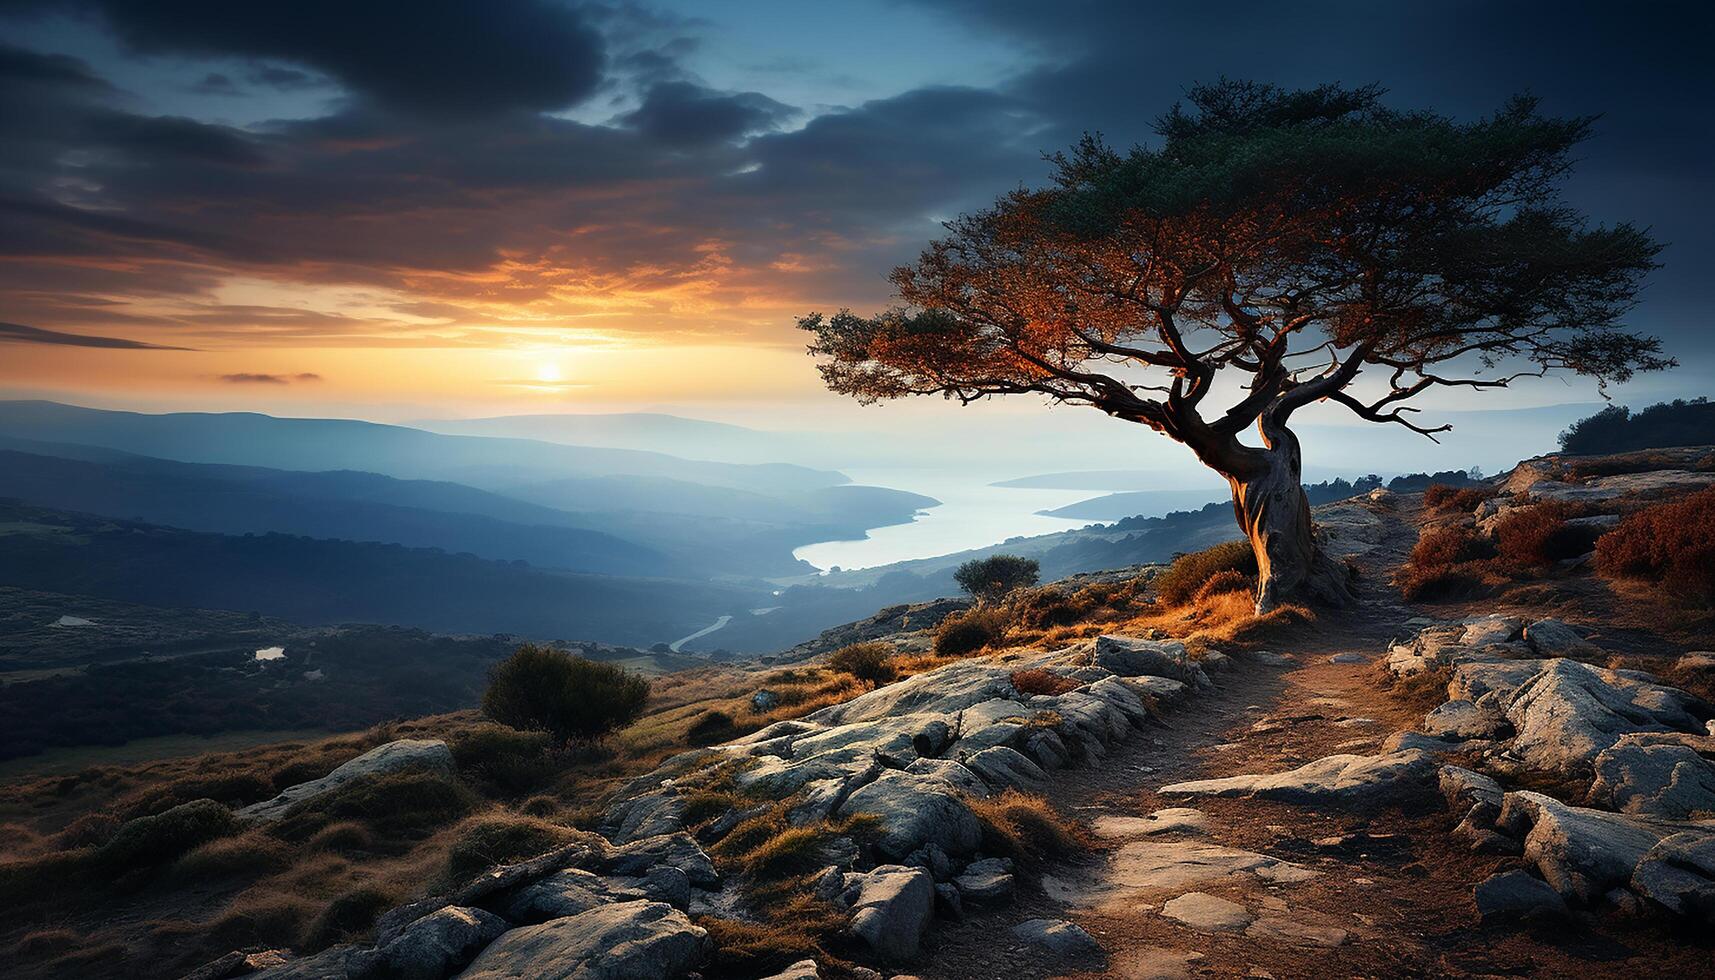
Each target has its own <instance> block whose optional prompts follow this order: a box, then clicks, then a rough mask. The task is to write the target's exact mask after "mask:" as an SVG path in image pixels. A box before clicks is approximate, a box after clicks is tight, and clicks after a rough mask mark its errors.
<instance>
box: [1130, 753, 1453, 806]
mask: <svg viewBox="0 0 1715 980" xmlns="http://www.w3.org/2000/svg"><path fill="white" fill-rule="evenodd" d="M1435 785H1436V763H1435V760H1434V759H1433V758H1432V757H1431V756H1430V755H1429V754H1428V753H1427V752H1422V751H1419V750H1415V749H1407V750H1404V751H1400V752H1392V753H1389V754H1387V755H1373V756H1371V755H1331V756H1327V757H1326V758H1322V759H1317V760H1316V761H1314V762H1311V763H1309V764H1307V765H1304V766H1300V767H1299V768H1297V769H1292V770H1289V771H1287V772H1282V773H1273V774H1264V775H1246V776H1229V777H1227V778H1225V779H1202V780H1195V781H1193V782H1187V783H1174V784H1172V785H1169V786H1163V787H1162V788H1161V790H1160V792H1161V793H1163V794H1168V795H1184V796H1248V797H1254V798H1257V799H1266V800H1280V801H1282V802H1286V803H1296V804H1299V805H1301V806H1342V807H1359V808H1363V807H1372V806H1380V805H1384V804H1390V803H1403V802H1409V801H1410V800H1412V799H1414V798H1420V797H1422V796H1424V795H1427V794H1429V793H1431V792H1433V789H1434V787H1435Z"/></svg>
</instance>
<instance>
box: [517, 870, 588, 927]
mask: <svg viewBox="0 0 1715 980" xmlns="http://www.w3.org/2000/svg"><path fill="white" fill-rule="evenodd" d="M612 898H613V895H612V894H611V893H610V892H609V891H608V888H607V882H606V881H605V880H603V879H602V878H601V876H599V875H594V874H591V873H589V872H588V871H580V870H578V869H575V868H569V869H567V870H564V871H557V872H555V873H553V874H551V875H549V876H548V877H546V878H543V879H542V880H540V881H536V882H531V883H530V884H527V885H525V886H524V887H522V888H520V889H519V890H518V892H517V893H516V894H515V895H513V896H512V897H511V898H510V899H508V900H507V902H506V904H505V905H504V906H496V907H498V908H499V909H500V911H501V912H502V913H503V914H505V916H506V917H507V918H508V919H510V920H512V921H513V922H517V923H520V924H523V925H534V924H536V923H538V922H546V921H548V920H549V919H560V918H564V917H566V916H568V915H577V914H578V913H580V912H588V911H589V910H590V909H593V908H597V907H599V906H602V905H606V904H607V903H608V902H609V901H611V900H612Z"/></svg>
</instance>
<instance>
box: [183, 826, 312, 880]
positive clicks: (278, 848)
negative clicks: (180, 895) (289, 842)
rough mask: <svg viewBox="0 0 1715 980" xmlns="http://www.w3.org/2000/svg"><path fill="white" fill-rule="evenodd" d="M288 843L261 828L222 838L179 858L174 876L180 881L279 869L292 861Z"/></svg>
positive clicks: (234, 876)
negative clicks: (269, 834) (260, 829)
mask: <svg viewBox="0 0 1715 980" xmlns="http://www.w3.org/2000/svg"><path fill="white" fill-rule="evenodd" d="M291 862H292V857H291V851H290V850H289V849H288V848H287V847H286V845H284V844H282V843H280V842H279V841H277V840H275V839H274V838H272V837H269V836H267V835H266V834H263V833H261V832H259V831H251V832H249V833H246V834H241V835H239V836H237V837H222V838H219V839H216V840H211V841H209V842H208V843H206V844H204V845H202V846H201V847H198V848H197V849H195V850H193V851H191V852H190V853H188V854H186V855H185V856H184V857H181V858H179V859H178V861H177V862H175V863H174V864H173V877H175V878H178V879H179V880H180V881H206V880H209V879H212V878H236V877H243V876H255V875H260V874H263V873H265V872H268V871H277V870H279V869H280V868H284V867H286V866H287V865H288V864H291Z"/></svg>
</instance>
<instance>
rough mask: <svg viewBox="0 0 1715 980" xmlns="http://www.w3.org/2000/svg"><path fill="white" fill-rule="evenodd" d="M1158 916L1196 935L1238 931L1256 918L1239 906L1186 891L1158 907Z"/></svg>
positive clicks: (1211, 896)
mask: <svg viewBox="0 0 1715 980" xmlns="http://www.w3.org/2000/svg"><path fill="white" fill-rule="evenodd" d="M1161 914H1162V915H1165V916H1166V917H1168V918H1169V919H1172V920H1174V921H1175V922H1179V923H1182V924H1184V925H1187V926H1190V927H1191V928H1192V929H1196V930H1197V931H1199V932H1238V931H1240V930H1242V929H1243V928H1244V927H1246V926H1248V925H1250V924H1251V922H1252V921H1253V920H1255V919H1256V916H1254V915H1252V914H1251V913H1250V912H1249V911H1247V910H1246V909H1245V907H1244V906H1243V905H1240V904H1238V903H1237V902H1229V901H1227V900H1226V899H1224V898H1216V897H1215V896H1214V895H1210V894H1207V893H1205V892H1186V893H1185V894H1183V895H1181V896H1179V897H1178V898H1175V899H1172V900H1170V901H1168V902H1167V903H1166V904H1164V905H1162V906H1161Z"/></svg>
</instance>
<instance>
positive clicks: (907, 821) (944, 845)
mask: <svg viewBox="0 0 1715 980" xmlns="http://www.w3.org/2000/svg"><path fill="white" fill-rule="evenodd" d="M840 812H841V813H842V814H846V815H851V814H854V813H873V814H875V815H876V816H877V817H878V818H880V820H881V839H880V840H879V841H877V842H876V849H877V850H878V851H880V852H881V853H882V854H883V855H885V856H887V857H889V858H893V859H895V860H897V859H899V858H903V857H904V856H905V855H907V854H910V853H911V852H912V851H915V850H916V849H917V848H919V847H922V846H923V845H924V844H928V843H934V844H935V845H936V846H938V847H940V848H941V850H943V851H945V852H946V853H947V854H949V855H953V856H963V855H966V854H971V853H973V852H975V851H976V849H977V847H978V846H979V845H980V844H981V843H982V836H983V831H982V825H981V824H979V823H977V818H976V816H975V815H974V814H972V813H971V811H970V808H969V807H966V806H965V804H964V803H963V802H962V801H960V799H959V797H958V790H957V789H956V788H955V787H954V786H953V785H952V784H951V783H947V782H945V781H943V780H940V779H934V778H925V777H919V776H916V775H913V774H910V773H905V772H897V771H889V772H884V773H882V774H881V775H880V776H879V777H877V778H876V780H875V782H872V783H870V784H869V785H868V786H865V787H863V788H862V789H859V790H858V791H857V792H855V793H853V794H852V795H851V796H850V797H849V798H848V799H847V800H846V803H845V805H844V806H843V807H841V808H840Z"/></svg>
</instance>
